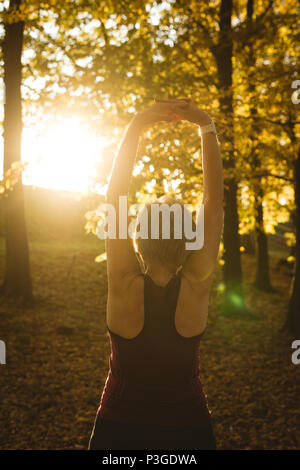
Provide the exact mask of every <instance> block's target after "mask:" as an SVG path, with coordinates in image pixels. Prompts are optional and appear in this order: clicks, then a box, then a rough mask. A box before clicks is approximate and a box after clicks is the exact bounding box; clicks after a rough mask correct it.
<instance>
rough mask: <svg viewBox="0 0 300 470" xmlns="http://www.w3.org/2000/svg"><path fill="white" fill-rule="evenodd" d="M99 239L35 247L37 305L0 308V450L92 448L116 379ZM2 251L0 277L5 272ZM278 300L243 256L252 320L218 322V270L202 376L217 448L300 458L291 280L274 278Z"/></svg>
mask: <svg viewBox="0 0 300 470" xmlns="http://www.w3.org/2000/svg"><path fill="white" fill-rule="evenodd" d="M102 251H103V244H102V242H100V241H99V240H98V239H96V237H93V236H87V237H86V239H85V240H83V241H80V242H79V241H78V242H69V243H64V242H60V243H58V242H56V241H45V242H42V241H35V242H31V260H32V278H33V284H34V293H35V298H36V305H35V307H34V308H29V307H28V308H22V307H20V306H18V305H17V304H16V303H14V302H8V301H5V300H3V299H0V339H2V340H4V341H5V343H6V348H7V364H6V365H1V366H0V369H1V370H0V374H1V375H0V403H1V409H0V449H86V448H87V445H88V440H89V436H90V432H91V429H92V425H93V421H94V418H95V413H96V409H97V407H98V404H99V400H100V394H101V391H102V388H103V385H104V382H105V379H106V375H107V372H108V358H109V338H108V335H107V332H106V324H105V306H106V287H107V285H106V263H105V262H102V263H95V262H94V258H95V257H96V256H97V255H98V254H99V253H101V252H102ZM3 262H4V260H3V247H2V248H1V258H0V268H1V272H3ZM276 262H277V259H276V258H274V257H272V258H271V274H272V284H273V286H274V288H275V289H276V290H275V292H274V293H263V292H260V291H258V290H257V289H255V288H254V287H253V285H252V282H253V278H254V270H255V258H254V257H252V256H249V255H243V271H244V277H245V291H246V303H247V306H248V308H249V310H250V311H251V312H252V316H247V317H241V318H237V317H230V316H224V315H222V314H220V313H219V310H218V305H219V304H220V301H221V298H222V292H221V291H222V284H221V280H220V279H221V272H220V270H217V272H216V277H215V283H214V290H213V292H212V294H211V307H210V313H209V323H208V327H207V331H206V333H205V335H204V337H203V340H202V343H201V347H200V372H201V378H202V382H203V387H204V390H205V392H206V395H207V397H208V403H209V408H210V410H211V411H212V417H213V422H214V428H215V434H216V439H217V444H218V448H219V449H300V406H299V404H300V403H299V390H300V380H299V379H300V365H299V366H295V365H293V364H292V362H291V354H292V351H293V350H292V349H291V343H292V338H291V337H290V336H288V335H287V334H286V333H285V332H284V331H282V326H283V324H284V320H285V314H286V307H287V300H288V295H289V287H290V282H291V278H290V276H289V275H288V273H287V272H283V271H282V272H278V271H276V269H275V264H276Z"/></svg>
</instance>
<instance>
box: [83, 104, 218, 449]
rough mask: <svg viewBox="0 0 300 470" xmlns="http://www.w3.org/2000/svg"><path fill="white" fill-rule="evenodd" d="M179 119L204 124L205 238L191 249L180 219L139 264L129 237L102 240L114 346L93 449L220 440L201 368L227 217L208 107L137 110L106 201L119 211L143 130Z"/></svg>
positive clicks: (144, 243)
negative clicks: (177, 228) (180, 233)
mask: <svg viewBox="0 0 300 470" xmlns="http://www.w3.org/2000/svg"><path fill="white" fill-rule="evenodd" d="M178 120H187V121H190V122H192V123H194V124H195V125H197V126H199V128H200V133H201V135H202V160H203V178H204V194H203V205H204V245H203V247H202V248H201V249H199V250H194V251H186V250H185V248H184V247H185V239H184V237H183V238H181V239H177V238H176V237H174V227H173V230H171V232H172V233H171V235H170V239H169V240H165V239H162V238H161V228H160V237H159V239H155V240H153V239H151V238H149V239H143V240H142V239H140V238H137V239H136V240H135V246H136V250H137V251H138V254H139V257H140V260H141V261H142V264H143V265H144V268H145V269H144V271H145V272H144V273H143V272H142V271H141V263H140V262H139V260H138V258H137V253H136V252H135V250H134V246H133V243H132V240H131V238H130V237H127V238H125V237H124V238H121V237H120V238H116V239H110V238H108V239H107V240H106V251H107V271H108V303H107V329H108V332H109V336H110V343H111V355H110V359H109V365H110V368H109V373H108V377H107V380H106V383H105V387H104V390H103V393H102V397H101V403H100V407H99V409H98V412H97V417H96V420H95V424H94V429H93V432H92V436H91V439H90V445H89V448H90V449H144V450H148V449H163V450H173V449H215V448H216V444H215V439H214V434H213V430H212V424H211V417H210V412H209V410H208V407H207V403H206V398H205V395H204V393H203V391H202V387H201V382H200V379H199V371H198V346H199V342H200V340H201V337H202V335H203V333H204V330H205V328H206V322H207V312H208V299H209V292H210V288H211V284H212V278H213V270H214V266H215V263H216V259H217V255H218V250H219V244H220V238H221V231H222V225H223V176H222V162H221V158H220V152H219V147H218V141H217V138H216V134H215V128H214V125H213V123H212V120H211V118H210V117H209V115H208V114H207V113H206V112H204V111H202V110H200V109H197V108H196V107H195V106H193V105H192V104H191V103H190V100H188V99H180V100H159V101H157V102H156V103H155V104H154V105H153V106H151V107H150V108H148V109H145V110H143V111H141V112H140V113H138V114H137V115H136V116H135V117H134V118H133V119H132V121H131V123H130V124H129V126H128V128H127V130H126V133H125V135H124V138H123V140H122V142H121V145H120V148H119V150H118V153H117V156H116V158H115V161H114V165H113V171H112V175H111V179H110V183H109V187H108V191H107V202H108V203H110V204H113V205H114V207H115V209H116V211H117V220H119V219H118V215H119V214H118V210H119V209H118V205H119V204H118V202H119V196H127V195H128V190H129V185H130V179H131V174H132V170H133V167H134V162H135V156H136V153H137V147H138V140H139V135H140V133H141V132H142V131H143V130H144V129H145V128H146V127H148V126H149V125H152V124H154V123H156V122H158V121H166V122H169V123H172V122H176V121H178ZM156 202H157V201H156ZM158 202H159V203H163V202H165V203H167V204H169V205H170V204H171V203H172V202H173V201H172V200H170V199H169V198H162V199H161V200H159V201H158ZM148 206H149V205H148ZM150 206H151V203H150ZM148 216H149V212H148ZM173 220H174V218H173Z"/></svg>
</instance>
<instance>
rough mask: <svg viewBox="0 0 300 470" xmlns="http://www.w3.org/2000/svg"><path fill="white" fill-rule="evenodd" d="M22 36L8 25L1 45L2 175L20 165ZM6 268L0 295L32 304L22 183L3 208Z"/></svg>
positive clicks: (18, 25) (15, 25) (20, 28)
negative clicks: (17, 298)
mask: <svg viewBox="0 0 300 470" xmlns="http://www.w3.org/2000/svg"><path fill="white" fill-rule="evenodd" d="M19 8H20V0H11V1H10V7H9V9H10V12H14V11H15V12H17V11H18V9H19ZM23 36H24V22H23V21H19V20H17V21H12V22H10V21H7V22H6V23H5V38H4V41H3V44H2V50H3V59H4V85H5V113H4V172H6V171H7V170H8V169H9V168H10V167H11V166H12V165H13V164H18V163H20V162H21V135H22V105H21V79H22V78H21V73H22V65H21V54H22V45H23ZM4 224H5V242H6V267H5V277H4V283H3V285H2V288H1V292H2V294H4V295H6V296H12V297H20V298H23V299H24V300H26V301H30V302H31V301H32V300H33V294H32V284H31V277H30V263H29V249H28V240H27V232H26V221H25V211H24V195H23V185H22V180H21V179H19V181H18V182H17V183H16V184H15V186H14V188H13V190H12V191H10V192H9V193H8V194H7V197H6V198H5V205H4Z"/></svg>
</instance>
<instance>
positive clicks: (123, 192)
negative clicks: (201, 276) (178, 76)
mask: <svg viewBox="0 0 300 470" xmlns="http://www.w3.org/2000/svg"><path fill="white" fill-rule="evenodd" d="M169 110H170V106H169V105H166V104H159V103H157V104H155V105H153V106H151V107H150V108H147V109H145V110H143V111H141V112H139V113H137V114H136V115H135V116H134V118H133V119H132V120H131V122H130V124H129V125H128V126H127V129H126V131H125V133H124V136H123V138H122V141H121V144H120V146H119V149H118V151H117V154H116V157H115V160H114V163H113V169H112V173H111V177H110V181H109V184H108V189H107V194H106V203H108V204H111V205H113V206H114V209H115V213H116V232H117V233H116V238H115V239H110V238H107V239H106V253H107V270H108V278H109V282H110V285H111V286H113V285H117V286H119V285H120V282H121V284H122V285H123V286H124V288H126V278H127V277H128V276H129V277H131V276H132V274H133V275H135V274H137V273H139V272H140V267H139V263H138V260H137V257H136V255H135V253H134V249H133V244H132V240H131V239H129V238H128V234H127V238H126V239H124V238H119V220H120V219H119V217H126V220H127V214H128V201H127V204H126V210H124V214H123V213H122V214H119V197H120V196H126V197H127V196H128V192H129V186H130V181H131V175H132V171H133V167H134V163H135V158H136V154H137V149H138V143H139V137H140V134H141V132H142V131H143V130H144V129H145V128H147V127H149V126H151V125H153V124H155V123H156V122H158V121H168V122H171V121H173V118H172V117H171V115H170V112H169ZM168 113H169V114H168ZM124 206H125V204H124ZM124 206H123V207H124ZM123 226H124V225H123Z"/></svg>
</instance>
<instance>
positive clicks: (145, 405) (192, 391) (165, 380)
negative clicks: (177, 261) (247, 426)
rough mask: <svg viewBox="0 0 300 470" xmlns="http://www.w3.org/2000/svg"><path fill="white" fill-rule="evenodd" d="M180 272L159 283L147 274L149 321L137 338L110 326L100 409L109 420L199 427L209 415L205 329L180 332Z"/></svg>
mask: <svg viewBox="0 0 300 470" xmlns="http://www.w3.org/2000/svg"><path fill="white" fill-rule="evenodd" d="M180 283H181V273H179V274H177V275H175V276H174V277H173V278H172V279H171V280H170V281H169V283H168V284H167V285H166V286H164V287H160V286H157V285H156V284H155V283H154V282H153V281H152V279H151V278H150V277H149V276H148V275H145V276H144V326H143V329H142V330H141V332H140V333H139V334H138V335H137V336H135V337H134V338H132V339H126V338H123V337H121V336H119V335H118V334H116V333H113V332H112V331H110V329H109V328H108V326H107V330H108V333H109V337H110V347H111V354H110V358H109V372H108V376H107V379H106V382H105V386H104V389H103V392H102V396H101V401H100V406H99V408H98V411H97V414H98V416H99V417H102V418H104V419H106V420H111V421H119V422H127V423H136V424H154V425H162V426H181V427H182V426H185V427H198V426H202V425H206V424H207V422H208V421H209V420H210V413H209V410H208V407H207V402H206V397H205V395H204V392H203V390H202V386H201V382H200V378H199V343H200V339H201V337H202V335H203V333H201V334H199V335H196V336H192V337H188V338H187V337H183V336H181V335H180V334H179V333H178V332H177V330H176V327H175V311H176V305H177V299H178V294H179V290H180Z"/></svg>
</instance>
